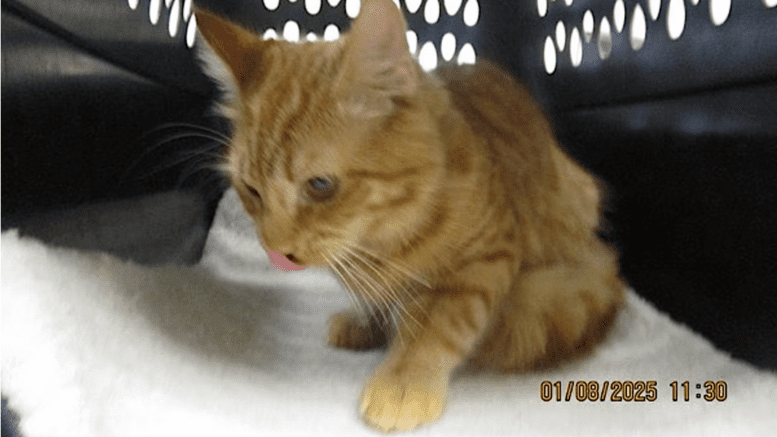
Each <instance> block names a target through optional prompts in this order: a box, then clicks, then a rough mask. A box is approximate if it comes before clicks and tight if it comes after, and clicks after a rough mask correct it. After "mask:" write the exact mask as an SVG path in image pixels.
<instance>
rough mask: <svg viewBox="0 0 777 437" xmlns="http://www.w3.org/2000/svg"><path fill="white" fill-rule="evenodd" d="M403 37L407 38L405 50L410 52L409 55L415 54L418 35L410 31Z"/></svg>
mask: <svg viewBox="0 0 777 437" xmlns="http://www.w3.org/2000/svg"><path fill="white" fill-rule="evenodd" d="M405 37H406V38H407V48H408V49H409V50H410V53H415V52H416V50H418V35H416V33H415V32H413V31H412V30H408V31H407V32H405Z"/></svg>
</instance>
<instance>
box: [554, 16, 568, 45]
mask: <svg viewBox="0 0 777 437" xmlns="http://www.w3.org/2000/svg"><path fill="white" fill-rule="evenodd" d="M566 42H567V28H566V27H564V22H563V21H561V20H559V22H558V23H556V45H557V46H558V51H560V52H563V51H564V47H565V46H566Z"/></svg>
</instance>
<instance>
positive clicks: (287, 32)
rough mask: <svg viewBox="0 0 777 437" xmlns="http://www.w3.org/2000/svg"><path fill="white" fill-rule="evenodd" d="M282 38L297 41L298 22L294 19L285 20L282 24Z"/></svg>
mask: <svg viewBox="0 0 777 437" xmlns="http://www.w3.org/2000/svg"><path fill="white" fill-rule="evenodd" d="M283 39H285V40H286V41H292V42H297V41H299V24H297V22H296V21H287V22H286V24H284V25H283Z"/></svg>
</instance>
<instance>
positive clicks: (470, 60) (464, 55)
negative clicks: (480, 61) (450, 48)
mask: <svg viewBox="0 0 777 437" xmlns="http://www.w3.org/2000/svg"><path fill="white" fill-rule="evenodd" d="M456 62H457V63H458V64H459V65H464V64H474V63H475V48H474V47H472V44H470V43H466V44H464V46H462V47H461V50H459V57H458V58H456Z"/></svg>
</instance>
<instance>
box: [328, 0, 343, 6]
mask: <svg viewBox="0 0 777 437" xmlns="http://www.w3.org/2000/svg"><path fill="white" fill-rule="evenodd" d="M326 2H327V3H329V6H331V7H335V6H337V5H339V4H340V0H327V1H326Z"/></svg>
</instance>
